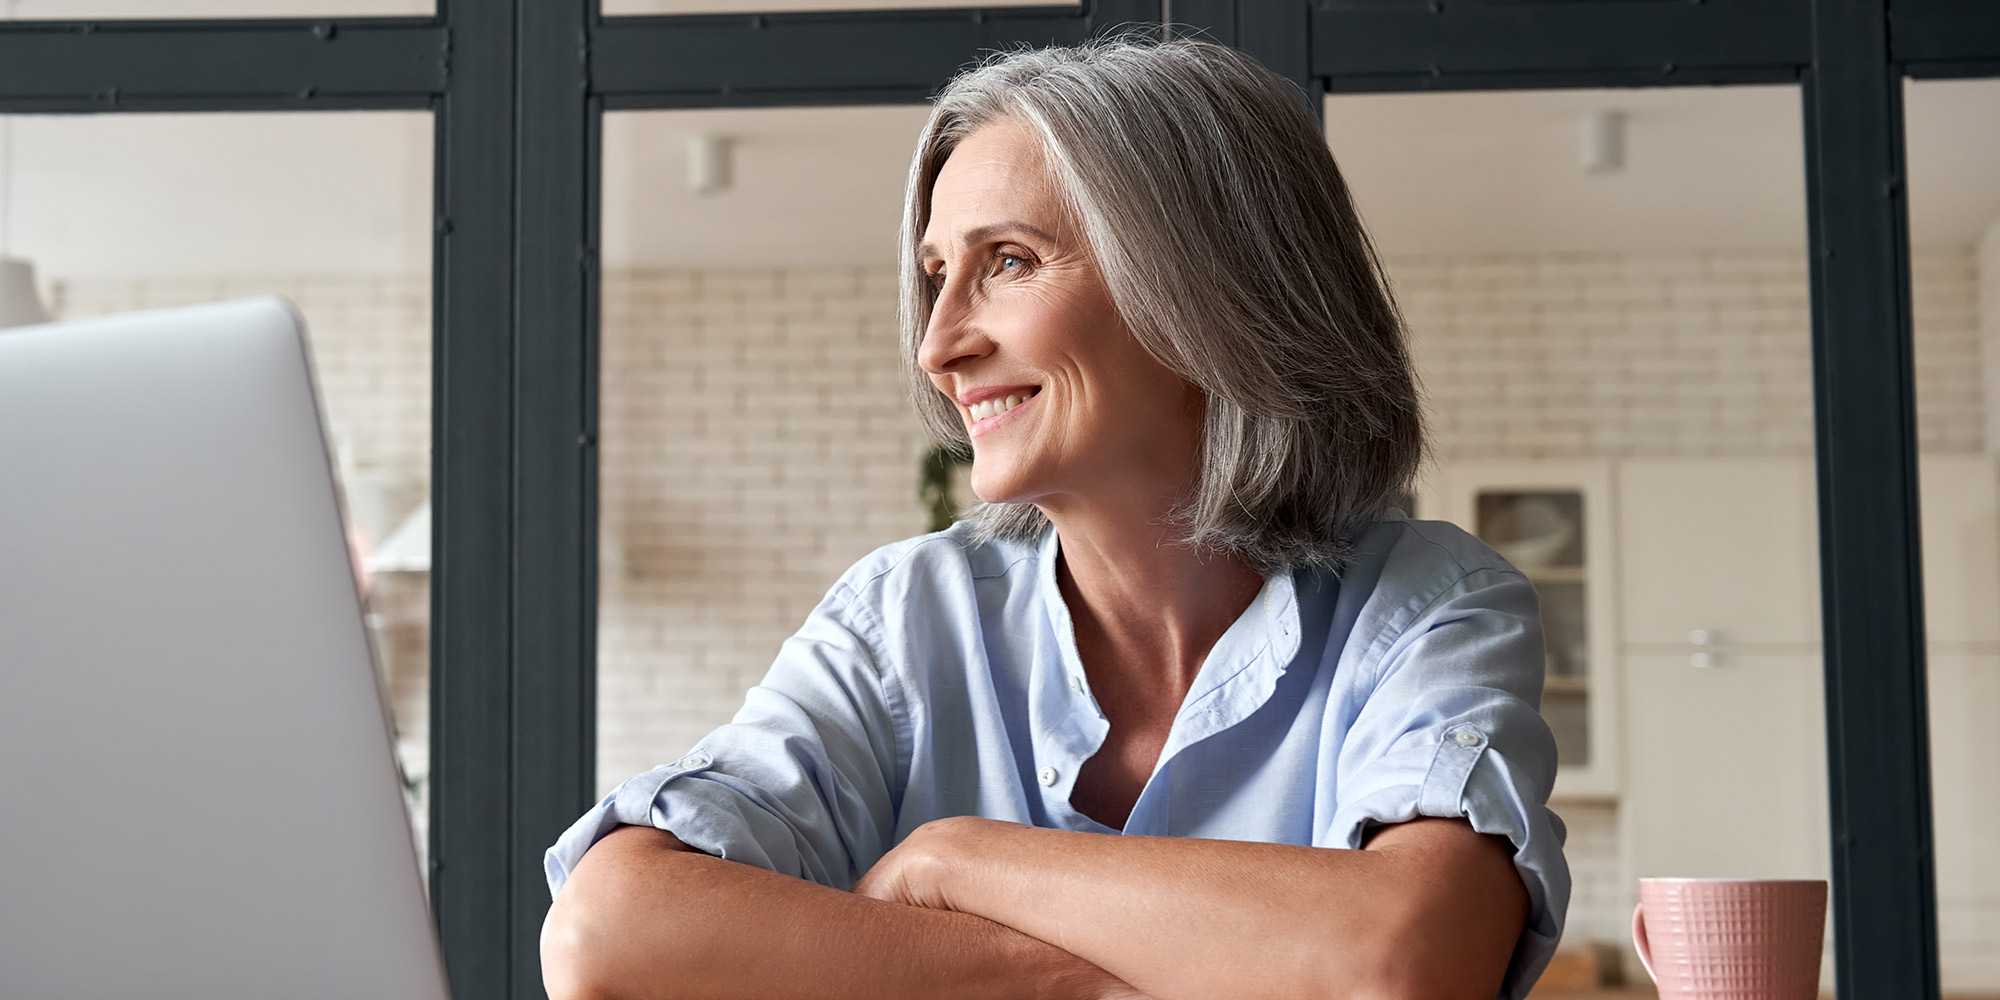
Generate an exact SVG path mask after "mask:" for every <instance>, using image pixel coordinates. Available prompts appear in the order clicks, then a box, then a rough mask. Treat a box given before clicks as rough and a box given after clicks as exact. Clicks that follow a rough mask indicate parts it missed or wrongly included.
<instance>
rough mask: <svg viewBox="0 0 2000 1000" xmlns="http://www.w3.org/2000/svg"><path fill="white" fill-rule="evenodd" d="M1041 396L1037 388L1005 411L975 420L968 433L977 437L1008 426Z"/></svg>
mask: <svg viewBox="0 0 2000 1000" xmlns="http://www.w3.org/2000/svg"><path fill="white" fill-rule="evenodd" d="M1041 396H1042V393H1041V390H1039V389H1037V390H1035V391H1034V392H1032V393H1029V394H1028V396H1027V397H1026V398H1024V399H1022V400H1021V401H1020V402H1019V403H1017V404H1015V405H1014V406H1013V407H1012V408H1011V409H1008V410H1007V411H1005V412H1003V413H996V414H994V415H992V416H990V417H986V418H984V419H981V420H974V421H973V422H972V426H971V428H970V429H969V430H968V431H967V433H968V434H969V435H970V436H972V437H975V438H976V437H984V436H986V435H988V434H991V433H993V432H994V431H996V430H999V429H1000V428H1001V427H1003V426H1006V424H1007V423H1008V422H1010V421H1012V420H1013V419H1014V417H1015V416H1017V415H1019V414H1020V412H1021V411H1022V410H1025V409H1027V408H1028V407H1030V406H1033V405H1035V400H1037V399H1040V398H1041ZM969 415H970V414H969V413H968V416H969Z"/></svg>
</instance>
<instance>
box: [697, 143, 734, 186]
mask: <svg viewBox="0 0 2000 1000" xmlns="http://www.w3.org/2000/svg"><path fill="white" fill-rule="evenodd" d="M735 159H736V157H735V143H734V142H732V141H731V140H730V138H729V137H728V136H726V135H717V134H715V133H714V132H703V133H701V134H700V135H696V136H690V137H689V138H688V190H689V191H692V192H694V193H695V194H718V193H720V192H723V191H727V190H729V185H730V184H731V183H732V182H733V181H734V180H735V166H736V163H735Z"/></svg>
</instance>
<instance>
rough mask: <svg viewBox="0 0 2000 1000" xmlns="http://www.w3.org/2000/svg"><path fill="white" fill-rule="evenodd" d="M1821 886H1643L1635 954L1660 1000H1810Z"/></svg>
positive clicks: (1753, 882) (1659, 881) (1676, 881)
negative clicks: (1684, 999)
mask: <svg viewBox="0 0 2000 1000" xmlns="http://www.w3.org/2000/svg"><path fill="white" fill-rule="evenodd" d="M1825 928H1826V882H1825V881H1823V880H1817V879H1814V880H1797V881H1790V880H1784V881H1780V880H1765V879H1706V878H1642V879H1640V880H1639V905H1638V906H1637V907H1635V908H1634V909H1633V910H1632V946H1633V947H1635V948H1637V949H1639V962H1640V964H1642V965H1644V966H1645V967H1646V974H1647V975H1649V976H1652V977H1653V982H1654V984H1655V985H1657V986H1659V988H1660V997H1661V1000H1668V998H1676V997H1678V998H1686V1000H1812V998H1814V997H1816V996H1818V995H1819V959H1820V945H1821V942H1822V941H1824V940H1825Z"/></svg>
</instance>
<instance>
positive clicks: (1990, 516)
mask: <svg viewBox="0 0 2000 1000" xmlns="http://www.w3.org/2000/svg"><path fill="white" fill-rule="evenodd" d="M1996 478H2000V472H1996V464H1995V462H1994V459H1993V457H1992V456H1988V455H1935V456H1925V458H1924V461H1923V462H1922V463H1921V465H1920V466H1919V476H1918V489H1919V490H1920V492H1921V497H1922V510H1923V525H1924V633H1925V636H1926V638H1928V640H1929V649H1928V657H1927V659H1928V661H1929V666H1930V670H1929V673H1928V674H1927V676H1926V688H1927V689H1928V690H1927V693H1928V695H1929V702H1930V733H1931V816H1932V822H1931V832H1932V836H1933V838H1934V841H1935V846H1936V854H1935V857H1936V859H1937V861H1936V865H1937V901H1938V958H1939V964H1940V966H1941V972H1942V974H1943V985H1944V988H1945V990H1946V991H1948V992H1955V993H1974V992H1978V993H1992V992H1995V991H2000V948H1996V947H1995V946H1996V944H2000V780H1995V778H1994V777H1993V765H1992V763H1991V759H1992V753H1991V751H1990V750H1989V749H1988V748H1989V747H1990V746H1991V744H1992V742H1993V738H1992V736H1993V732H1994V729H1995V725H1996V720H2000V503H1996V502H1995V493H1996V489H1995V485H1996Z"/></svg>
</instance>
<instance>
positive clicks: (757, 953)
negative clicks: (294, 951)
mask: <svg viewBox="0 0 2000 1000" xmlns="http://www.w3.org/2000/svg"><path fill="white" fill-rule="evenodd" d="M908 190H909V194H908V198H907V200H906V205H905V220H904V222H905V225H904V230H903V232H904V239H903V247H904V251H905V253H904V256H903V265H902V266H903V289H904V322H903V327H904V348H905V351H904V354H905V357H906V359H907V361H908V364H909V366H910V368H911V375H912V388H913V392H914V393H915V396H916V401H917V405H918V408H919V410H920V411H921V412H922V414H923V416H924V418H925V419H926V421H927V422H928V423H929V424H930V425H931V428H932V430H933V431H934V432H936V433H937V434H938V436H940V437H941V438H944V439H955V440H960V441H968V440H969V442H970V444H971V447H972V450H973V454H974V462H973V468H972V484H973V489H974V492H976V493H977V494H978V495H979V496H980V497H982V498H984V499H985V501H986V502H985V503H983V504H981V505H979V506H978V507H977V508H975V510H974V511H973V512H972V514H971V517H970V518H969V519H968V520H967V521H964V522H961V523H960V524H958V525H957V526H955V527H953V528H952V529H951V530H949V531H945V532H939V533H937V534H933V535H927V536H923V537H921V538H915V539H911V540H908V541H905V542H901V543H898V544H895V545H890V546H887V547H885V548H883V549H881V550H878V551H877V552H875V553H874V554H872V555H870V556H869V557H867V558H866V559H863V560H862V561H861V562H860V563H859V564H857V565H856V566H855V567H854V568H853V569H851V570H850V571H848V573H847V574H846V575H845V576H843V577H842V579H841V580H840V582H839V583H837V584H836V585H835V586H834V588H833V590H832V591H831V592H830V593H829V594H828V595H827V597H826V599H825V600H824V601H823V602H822V603H821V604H820V606H819V607H818V608H817V609H816V610H815V611H814V612H813V613H812V615H811V617H810V618H809V619H808V620H807V621H806V623H805V626H804V627H803V628H802V629H801V630H800V632H799V633H798V635H796V636H795V637H793V638H792V639H791V640H789V641H788V642H787V643H786V644H785V646H784V647H783V649H782V651H781V652H780V654H779V656H778V659H777V662H776V663H775V664H774V665H773V667H772V668H771V671H770V674H769V675H768V676H767V677H766V678H765V680H764V682H763V683H762V684H761V685H759V686H757V687H756V688H753V689H752V690H751V691H750V693H749V695H748V697H747V699H746V701H745V704H744V707H743V709H742V711H741V712H739V713H738V714H737V716H736V719H735V721H734V722H732V723H731V724H730V725H727V726H724V727H722V728H721V729H718V730H716V731H715V732H714V733H713V734H711V735H710V736H709V737H708V738H706V739H704V740H703V741H702V742H701V743H700V745H699V746H697V747H696V748H695V750H693V751H692V752H690V753H689V754H688V755H687V756H685V757H683V758H681V759H680V760H678V761H676V762H674V763H672V764H668V765H663V766H662V767H660V768H658V769H655V770H654V771H651V772H648V773H647V774H644V775H640V776H639V777H636V778H633V779H631V780H630V781H627V782H626V783H625V784H623V785H622V786H620V787H619V789H618V790H617V791H615V792H614V793H612V794H611V795H610V796H608V797H606V798H605V800H604V801H603V802H602V803H600V804H599V805H598V806H597V807H596V808H595V809H593V810H592V811H591V812H590V813H589V814H588V815H586V816H584V817H583V819H582V820H580V821H579V822H578V823H577V824H576V825H575V826H573V827H572V828H571V829H570V830H569V831H568V832H567V833H565V834H564V835H563V838H562V840H561V841H560V842H559V843H558V844H557V845H556V846H555V847H554V848H553V849H551V851H550V852H549V857H548V864H547V868H548V877H549V883H550V886H551V889H552V891H554V892H555V893H556V897H555V904H554V906H553V907H552V908H551V910H550V914H549V919H548V923H547V925H546V926H545V929H544V935H543V942H542V953H543V963H544V973H545V976H546V977H547V982H548V985H549V989H550V993H551V995H552V996H554V997H556V998H558V1000H562V998H570V997H600V996H606V997H668V996H675V997H694V996H703V997H706V996H716V997H722V996H746V997H747V996H754V997H777V996H793V995H797V996H814V997H848V996H853V997H868V998H882V997H905V996H908V997H918V996H921V997H947V996H950V997H956V996H988V995H991V996H1000V997H1028V996H1034V997H1040V996H1048V997H1136V996H1152V997H1158V998H1161V1000H1180V998H1189V1000H1192V998H1235V997H1294V996H1296V997H1306V996H1311V997H1325V996H1356V997H1360V996H1366V997H1377V996H1382V997H1400V996H1409V997H1479V998H1490V997H1493V996H1495V995H1496V994H1504V995H1507V996H1519V995H1522V994H1524V993H1526V992H1527V990H1528V987H1529V986H1531V985H1532V984H1533V982H1534V979H1535V977H1536V976H1537V975H1538V974H1539V973H1540V970H1541V968H1542V966H1543V965H1544V964H1545V963H1546V961H1547V958H1548V955H1549V952H1550V950H1551V949H1552V948H1553V947H1554V945H1555V941H1556V939H1557V937H1558V936H1559V934H1560V930H1561V923H1562V917H1563V912H1564V909H1565V907H1566V906H1567V903H1568V895H1569V878H1568V869H1567V867H1566V866H1565V864H1564V862H1563V858H1562V854H1561V840H1562V836H1563V832H1562V827H1561V825H1560V823H1559V822H1558V821H1557V820H1556V818H1555V817H1554V815H1553V814H1551V813H1550V812H1549V811H1548V809H1547V808H1546V801H1547V797H1548V791H1549V786H1550V783H1551V782H1552V780H1553V778H1554V773H1555V747H1554V742H1553V739H1552V738H1551V736H1550V734H1549V730H1548V727H1547V726H1546V725H1545V724H1544V723H1543V722H1542V720H1541V717H1540V716H1539V715H1538V714H1537V711H1536V704H1537V702H1538V700H1539V698H1540V695H1541V676H1542V663H1543V652H1542V642H1541V631H1540V627H1539V624H1538V622H1537V617H1536V614H1537V612H1536V606H1535V599H1534V592H1533V590H1532V589H1531V588H1530V587H1529V585H1528V583H1527V581H1526V580H1525V579H1524V578H1523V577H1522V576H1521V575H1520V574H1519V573H1517V572H1515V571H1514V570H1513V569H1512V568H1511V567H1509V566H1507V565H1506V564H1505V563H1504V562H1502V561H1501V560H1500V559H1499V558H1498V557H1497V556H1495V555H1494V554H1493V553H1492V552H1491V551H1490V550H1488V549H1487V548H1485V547H1484V546H1482V545H1480V544H1479V543H1478V542H1477V541H1475V540H1473V539H1471V538H1470V537H1468V536H1467V535H1465V534H1464V533H1463V532H1461V531H1459V530H1457V529H1455V528H1453V527H1451V526H1449V525H1445V524H1438V523H1423V522H1411V521H1408V520H1405V519H1404V518H1403V516H1402V515H1401V513H1400V512H1399V511H1396V510H1395V509H1394V506H1393V503H1394V498H1395V497H1397V496H1398V495H1399V494H1400V493H1401V492H1402V491H1403V490H1404V489H1405V488H1406V487H1407V485H1408V483H1409V481H1410V479H1411V477H1412V475H1413V473H1414V471H1415V469H1416V467H1417V465H1418V462H1419V460H1420V458H1421V456H1422V450H1423V448H1422V433H1421V429H1420V424H1419V407H1418V402H1417V396H1416V389H1415V383H1414V379H1413V377H1412V375H1411V371H1410V364H1409V360H1408V356H1407V353H1406V350H1405V347H1404V342H1403V330H1402V326H1401V321H1400V319H1399V317H1398V315H1397V313H1396V310H1395V307H1394V304H1393V303H1392V301H1391V299H1390V297H1389V294H1388V292H1387V290H1386V288H1385V285H1384V282H1383V279H1382V275H1381V271H1380V268H1379V266H1378V264H1377V262H1376V260H1375V258H1374V254H1373V251H1372V249H1371V248H1370V245H1369V243H1368V240H1367V238H1366V236H1365V235H1364V234H1363V232H1362V230H1361V227H1360V225H1359V223H1358V221H1357V220H1356V218H1355V214H1354V210H1353V207H1352V205H1351V203H1350V201H1349V198H1348V196H1347V192H1346V190H1345V188H1344V186H1343V184H1342V182H1341V180H1340V177H1339V174H1338V172H1337V170H1336V169H1335V167H1334V164H1333V161H1332V159H1331V157H1330V156H1329V155H1328V153H1327V150H1326V146H1325V143H1324V141H1323V140H1322V138H1321V137H1320V134H1319V130H1318V128H1317V126H1316V124H1315V123H1314V121H1313V120H1312V118H1311V116H1310V115H1309V114H1308V113H1307V111H1306V110H1305V109H1304V108H1303V107H1302V106H1301V103H1300V101H1299V95H1298V93H1297V91H1296V90H1295V89H1293V88H1291V87H1289V85H1288V84H1286V83H1285V82H1284V81H1282V80H1280V79H1279V78H1277V77H1275V76H1274V75H1272V74H1270V73H1268V72H1266V71H1265V70H1263V69H1262V68H1260V67H1258V66H1256V64H1255V63H1253V62H1251V61H1250V60H1248V59H1247V58H1244V57H1242V56H1240V55H1238V54H1236V53H1234V52H1232V51H1230V50H1228V49H1224V48H1221V47H1217V46H1213V45H1207V44H1201V43H1193V42H1174V43H1166V44H1146V43H1135V42H1107V43H1099V44H1093V45H1088V46H1085V47H1083V48H1080V49H1051V50H1043V51H1033V52H1021V53H1015V54H1012V55H1008V56H1005V57H1002V58H998V59H996V60H994V61H992V62H990V63H989V64H987V65H985V66H983V67H981V68H978V69H975V70H973V71H970V72H968V73H967V74H965V75H963V76H961V77H959V78H958V79H957V80H956V81H954V82H953V83H952V84H951V86H950V87H948V88H947V89H946V90H945V92H944V93H943V94H942V95H941V96H940V97H939V99H938V101H937V104H936V107H935V109H934V111H933V113H932V115H931V118H930V122H929V124H928V125H926V127H925V130H924V133H923V135H922V137H921V139H920V141H919V146H918V150H917V154H916V158H915V161H914V163H913V165H912V169H911V175H910V185H909V189H908ZM593 845H594V846H593ZM586 851H588V853H585V852H586ZM849 889H851V891H842V890H849Z"/></svg>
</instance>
